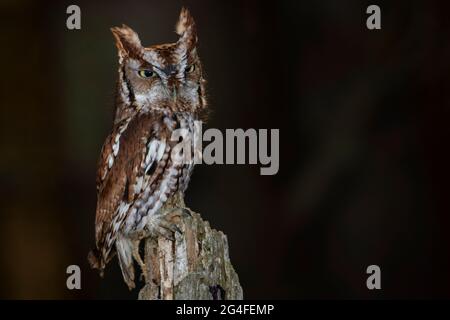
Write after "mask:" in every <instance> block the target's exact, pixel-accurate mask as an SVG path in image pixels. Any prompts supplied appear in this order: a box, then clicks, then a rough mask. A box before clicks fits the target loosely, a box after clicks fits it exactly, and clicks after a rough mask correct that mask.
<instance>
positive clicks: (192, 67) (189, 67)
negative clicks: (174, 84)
mask: <svg viewBox="0 0 450 320" xmlns="http://www.w3.org/2000/svg"><path fill="white" fill-rule="evenodd" d="M194 71H195V64H191V65H190V66H187V67H186V70H185V72H186V73H191V72H194Z"/></svg>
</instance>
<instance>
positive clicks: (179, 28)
mask: <svg viewBox="0 0 450 320" xmlns="http://www.w3.org/2000/svg"><path fill="white" fill-rule="evenodd" d="M194 27H195V22H194V18H192V16H191V14H190V12H189V10H188V9H186V8H185V7H183V8H181V11H180V17H179V18H178V22H177V25H176V27H175V32H176V33H177V34H178V35H179V36H182V35H183V34H184V33H185V32H186V31H187V30H188V29H193V28H194Z"/></svg>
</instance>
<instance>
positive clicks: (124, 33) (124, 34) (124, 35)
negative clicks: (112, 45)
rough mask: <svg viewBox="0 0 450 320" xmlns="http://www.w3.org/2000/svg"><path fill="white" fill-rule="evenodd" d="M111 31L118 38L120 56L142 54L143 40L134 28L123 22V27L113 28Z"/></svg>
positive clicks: (117, 45)
mask: <svg viewBox="0 0 450 320" xmlns="http://www.w3.org/2000/svg"><path fill="white" fill-rule="evenodd" d="M111 32H112V33H113V36H114V39H115V40H116V47H117V49H118V50H119V57H121V58H123V57H124V56H130V55H131V56H136V55H140V53H141V51H142V45H141V41H140V40H139V36H138V35H137V33H136V32H135V31H134V30H133V29H131V28H130V27H128V26H127V25H125V24H122V27H113V28H111Z"/></svg>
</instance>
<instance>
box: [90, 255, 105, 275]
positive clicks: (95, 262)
mask: <svg viewBox="0 0 450 320" xmlns="http://www.w3.org/2000/svg"><path fill="white" fill-rule="evenodd" d="M87 259H88V261H89V265H90V266H91V268H92V269H98V271H99V273H100V277H102V278H103V275H104V273H105V260H104V259H103V255H102V253H101V251H100V250H98V249H97V248H94V249H92V250H91V251H89V254H88V257H87Z"/></svg>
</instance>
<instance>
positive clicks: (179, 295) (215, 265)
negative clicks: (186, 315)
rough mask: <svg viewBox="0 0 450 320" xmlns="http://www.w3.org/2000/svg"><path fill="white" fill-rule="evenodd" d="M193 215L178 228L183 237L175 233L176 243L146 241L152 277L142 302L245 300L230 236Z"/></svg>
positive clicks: (147, 284)
mask: <svg viewBox="0 0 450 320" xmlns="http://www.w3.org/2000/svg"><path fill="white" fill-rule="evenodd" d="M183 203H184V201H183ZM188 210H189V209H188ZM189 212H190V215H186V216H184V217H182V218H181V219H180V222H179V223H178V224H177V225H178V226H179V228H180V230H181V233H179V232H176V233H175V241H171V240H168V239H165V238H162V237H159V238H157V239H155V238H148V239H145V240H144V241H145V257H144V260H145V264H146V265H147V270H148V271H147V272H148V274H147V276H146V284H145V286H144V287H143V288H142V289H141V291H140V292H139V299H140V300H158V299H161V300H241V299H242V298H243V292H242V288H241V285H240V284H239V278H238V275H237V274H236V272H235V271H234V268H233V266H232V265H231V262H230V256H229V251H228V240H227V237H226V235H225V234H223V232H221V231H217V230H214V229H211V227H210V225H209V223H208V222H207V221H203V220H202V218H201V217H200V215H199V214H198V213H195V212H192V211H190V210H189Z"/></svg>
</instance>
